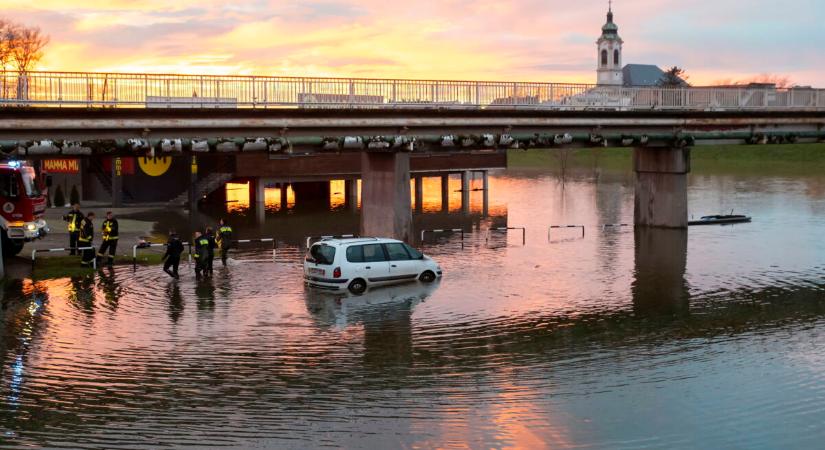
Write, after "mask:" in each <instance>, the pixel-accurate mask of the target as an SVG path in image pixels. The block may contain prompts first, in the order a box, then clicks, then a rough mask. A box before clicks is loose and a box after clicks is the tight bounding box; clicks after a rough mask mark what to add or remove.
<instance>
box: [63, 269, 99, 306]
mask: <svg viewBox="0 0 825 450" xmlns="http://www.w3.org/2000/svg"><path fill="white" fill-rule="evenodd" d="M69 283H70V286H71V288H70V289H69V292H68V298H69V302H70V303H71V304H72V305H74V307H75V308H77V309H78V310H80V311H83V312H84V313H86V314H87V315H89V316H91V315H93V314H94V310H95V289H94V286H95V277H94V275H83V276H75V277H71V278H70V279H69Z"/></svg>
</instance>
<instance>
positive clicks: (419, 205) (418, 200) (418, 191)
mask: <svg viewBox="0 0 825 450" xmlns="http://www.w3.org/2000/svg"><path fill="white" fill-rule="evenodd" d="M423 210H424V178H423V177H422V176H421V175H419V176H417V177H415V212H418V213H420V212H422V211H423Z"/></svg>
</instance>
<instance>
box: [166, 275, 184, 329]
mask: <svg viewBox="0 0 825 450" xmlns="http://www.w3.org/2000/svg"><path fill="white" fill-rule="evenodd" d="M167 283H168V284H167V285H166V297H167V298H168V299H169V303H168V305H169V320H171V321H172V323H178V321H179V320H180V318H181V315H183V307H184V302H183V295H181V292H180V284H179V283H178V282H177V281H175V280H171V281H168V282H167Z"/></svg>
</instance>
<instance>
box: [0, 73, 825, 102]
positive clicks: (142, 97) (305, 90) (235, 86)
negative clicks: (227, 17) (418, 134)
mask: <svg viewBox="0 0 825 450" xmlns="http://www.w3.org/2000/svg"><path fill="white" fill-rule="evenodd" d="M0 106H55V107H71V106H80V107H139V108H378V109H386V108H422V109H430V108H432V109H434V108H440V109H445V108H446V109H461V108H467V109H480V108H487V109H514V108H525V109H555V110H587V109H609V110H648V109H663V110H711V111H724V110H797V109H825V90H823V89H811V88H781V89H780V88H766V87H747V86H743V87H732V88H728V87H724V88H713V87H708V88H647V87H643V88H635V87H619V86H615V87H613V86H597V85H591V84H559V83H521V82H495V81H447V80H391V79H364V78H314V77H308V78H293V77H268V76H214V75H155V74H127V73H79V72H29V73H25V74H21V73H18V72H0Z"/></svg>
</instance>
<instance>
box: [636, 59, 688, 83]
mask: <svg viewBox="0 0 825 450" xmlns="http://www.w3.org/2000/svg"><path fill="white" fill-rule="evenodd" d="M622 74H623V77H624V86H626V87H630V86H638V87H652V86H659V85H660V84H662V82H663V81H664V80H665V79H666V75H665V71H664V70H662V69H660V68H659V66H654V65H652V64H628V65H626V66H624V68H623V69H622ZM679 81H680V83H679V84H680V87H688V84H687V82H686V81H685V80H682V79H681V78H680V79H679Z"/></svg>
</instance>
